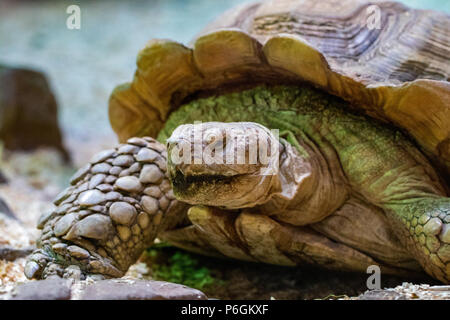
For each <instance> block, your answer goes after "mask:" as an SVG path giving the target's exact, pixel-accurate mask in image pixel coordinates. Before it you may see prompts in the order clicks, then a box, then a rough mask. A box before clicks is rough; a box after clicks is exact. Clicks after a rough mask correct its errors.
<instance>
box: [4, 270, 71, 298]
mask: <svg viewBox="0 0 450 320" xmlns="http://www.w3.org/2000/svg"><path fill="white" fill-rule="evenodd" d="M30 265H32V264H30ZM36 265H37V264H36ZM70 287H71V281H70V280H64V279H61V278H59V277H50V278H49V279H46V280H40V281H30V282H26V283H22V284H19V285H18V286H17V287H16V288H14V291H13V294H12V295H13V296H12V298H11V300H69V299H70V297H71V290H70Z"/></svg>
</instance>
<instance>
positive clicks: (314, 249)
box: [162, 206, 416, 275]
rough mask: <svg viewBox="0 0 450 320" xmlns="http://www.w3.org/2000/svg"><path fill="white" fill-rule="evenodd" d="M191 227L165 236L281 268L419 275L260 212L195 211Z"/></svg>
mask: <svg viewBox="0 0 450 320" xmlns="http://www.w3.org/2000/svg"><path fill="white" fill-rule="evenodd" d="M187 215H188V218H189V220H190V221H191V222H192V225H191V226H187V227H184V228H183V229H177V230H173V231H166V232H164V233H162V237H163V239H165V240H168V241H169V242H170V243H173V244H175V245H177V246H179V247H181V248H184V249H187V250H189V251H192V252H196V253H200V254H205V255H208V256H219V257H229V258H234V259H239V260H244V261H253V262H264V263H269V264H275V265H283V266H297V265H305V264H309V265H315V266H318V267H323V268H327V269H334V270H341V271H357V272H366V270H367V267H368V266H370V265H379V266H380V267H381V269H382V271H383V272H385V273H387V274H399V273H402V274H410V275H416V274H415V273H414V272H410V271H408V270H405V269H397V268H394V267H391V266H389V265H387V264H384V263H382V264H380V262H378V261H376V260H374V259H372V258H371V257H370V256H368V255H366V254H365V253H364V252H362V251H359V250H357V249H354V248H352V247H351V246H348V245H346V244H344V243H338V242H335V241H333V240H330V239H329V238H328V237H326V236H325V235H323V234H321V233H319V232H317V231H315V230H313V229H312V228H311V227H308V226H290V225H288V224H285V223H280V222H278V221H276V220H274V219H272V218H271V217H269V216H266V215H262V214H260V213H259V212H250V211H248V210H243V211H240V212H233V211H225V210H222V209H219V208H215V207H205V206H193V207H191V208H190V209H189V210H188V213H187Z"/></svg>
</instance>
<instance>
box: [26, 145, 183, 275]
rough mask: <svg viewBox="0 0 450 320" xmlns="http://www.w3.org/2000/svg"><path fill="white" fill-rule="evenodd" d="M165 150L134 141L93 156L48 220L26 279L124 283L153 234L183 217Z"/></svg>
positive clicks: (44, 219) (42, 226)
mask: <svg viewBox="0 0 450 320" xmlns="http://www.w3.org/2000/svg"><path fill="white" fill-rule="evenodd" d="M166 157H167V153H166V150H165V146H164V145H162V144H161V143H159V142H157V141H156V140H154V139H152V138H132V139H129V140H128V142H127V143H126V144H121V145H119V146H118V147H117V148H115V149H111V150H105V151H102V152H100V153H99V154H97V155H95V156H94V157H93V158H92V160H91V162H90V163H89V164H87V165H86V166H84V167H83V168H81V169H80V170H78V172H77V173H76V174H75V175H74V176H73V177H72V179H71V186H70V187H69V188H67V189H66V190H64V191H63V192H62V193H61V194H60V195H58V196H57V199H56V200H55V202H54V203H55V205H57V207H56V209H55V210H53V211H52V212H50V213H48V214H44V215H43V216H42V217H41V218H40V220H39V222H38V228H40V229H42V235H41V236H40V238H39V240H38V242H37V249H36V250H35V251H34V252H33V254H31V256H30V257H29V258H28V261H27V264H26V266H25V275H26V276H27V277H28V278H46V277H48V276H49V275H52V274H57V275H59V276H64V277H75V278H79V277H81V278H83V277H84V276H85V275H86V274H100V275H103V276H105V277H121V276H122V275H123V274H124V273H125V272H126V271H127V270H128V268H129V266H130V265H131V264H133V263H134V262H135V261H136V260H137V259H138V258H139V256H140V255H141V253H142V251H143V250H144V249H145V248H146V247H147V246H149V245H150V244H151V243H152V242H153V240H154V238H155V237H156V235H157V234H158V233H159V232H160V231H162V230H165V229H166V228H169V227H171V226H173V225H174V224H176V223H177V222H178V221H179V220H180V219H182V218H183V212H182V211H183V210H185V205H184V204H182V203H180V202H178V201H177V200H176V199H175V197H174V196H173V193H172V189H171V186H170V182H169V180H168V177H167V175H166Z"/></svg>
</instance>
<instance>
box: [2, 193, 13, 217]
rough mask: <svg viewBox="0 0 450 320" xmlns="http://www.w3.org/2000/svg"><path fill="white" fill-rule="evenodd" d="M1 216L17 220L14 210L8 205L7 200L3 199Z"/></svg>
mask: <svg viewBox="0 0 450 320" xmlns="http://www.w3.org/2000/svg"><path fill="white" fill-rule="evenodd" d="M0 214H4V215H5V216H7V217H9V218H13V219H17V218H16V216H15V215H14V212H12V210H11V209H10V208H9V206H8V205H7V204H6V202H5V200H3V199H2V198H0Z"/></svg>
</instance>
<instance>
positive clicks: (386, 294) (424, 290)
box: [356, 282, 450, 300]
mask: <svg viewBox="0 0 450 320" xmlns="http://www.w3.org/2000/svg"><path fill="white" fill-rule="evenodd" d="M356 299H357V300H450V286H448V285H444V286H430V285H428V284H412V283H408V282H404V283H402V285H400V286H396V287H395V288H386V289H380V290H371V291H366V292H365V293H363V294H361V295H360V296H358V297H357V298H356Z"/></svg>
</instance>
